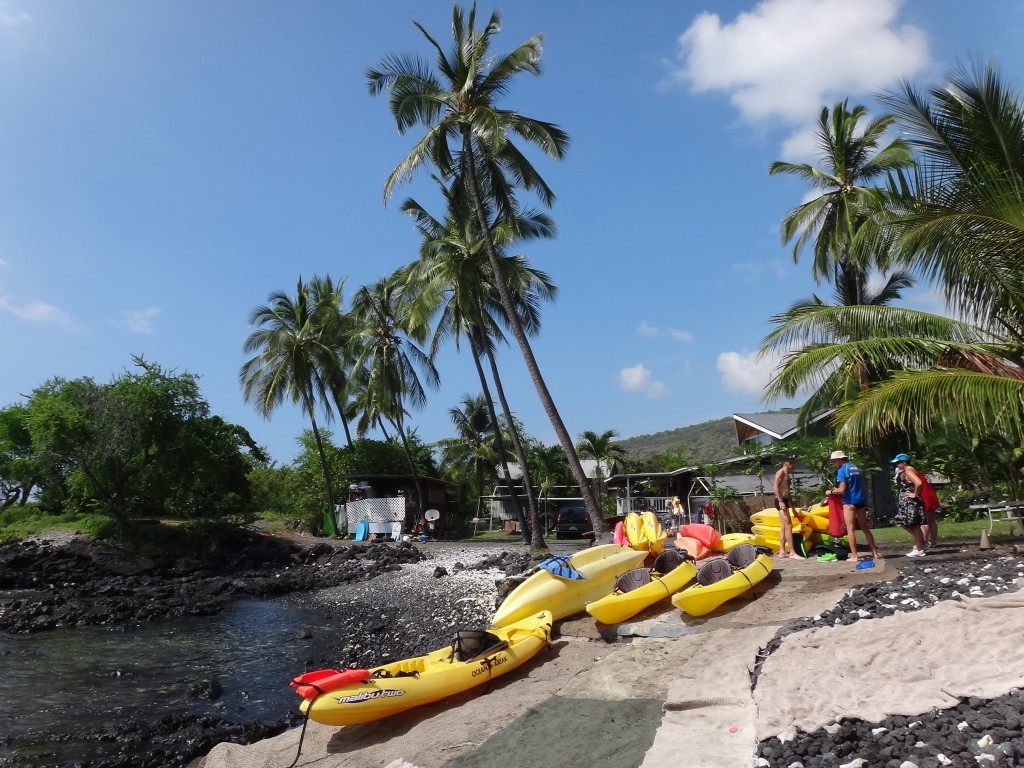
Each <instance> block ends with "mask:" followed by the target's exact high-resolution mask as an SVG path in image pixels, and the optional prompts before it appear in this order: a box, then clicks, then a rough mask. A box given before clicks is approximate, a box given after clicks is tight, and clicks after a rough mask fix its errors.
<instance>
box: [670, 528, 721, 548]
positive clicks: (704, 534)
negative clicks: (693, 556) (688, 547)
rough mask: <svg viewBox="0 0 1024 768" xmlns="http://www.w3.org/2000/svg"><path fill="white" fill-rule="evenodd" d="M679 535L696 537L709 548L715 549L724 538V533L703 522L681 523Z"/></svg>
mask: <svg viewBox="0 0 1024 768" xmlns="http://www.w3.org/2000/svg"><path fill="white" fill-rule="evenodd" d="M679 535H680V536H688V537H690V538H691V539H696V540H697V541H699V542H700V543H701V544H703V545H704V546H705V547H707V548H708V549H714V548H715V545H716V544H717V543H718V542H719V541H721V540H722V535H721V534H720V533H719V532H718V531H717V530H715V528H714V527H712V526H710V525H704V524H703V523H690V524H689V525H680V526H679Z"/></svg>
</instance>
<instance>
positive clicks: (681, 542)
mask: <svg viewBox="0 0 1024 768" xmlns="http://www.w3.org/2000/svg"><path fill="white" fill-rule="evenodd" d="M676 549H683V550H686V551H687V552H689V553H690V557H692V558H693V559H694V560H700V559H702V558H705V557H707V556H708V555H710V554H711V548H710V547H708V545H707V544H705V543H704V542H702V541H701V540H700V539H695V538H693V537H692V536H684V535H683V534H681V533H678V534H676Z"/></svg>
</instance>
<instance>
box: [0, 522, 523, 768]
mask: <svg viewBox="0 0 1024 768" xmlns="http://www.w3.org/2000/svg"><path fill="white" fill-rule="evenodd" d="M429 548H430V545H429V544H428V545H420V546H419V547H417V546H413V545H412V544H409V543H405V542H400V543H397V544H393V543H368V544H362V543H355V542H348V541H325V540H318V541H314V540H303V539H298V540H289V539H282V538H277V537H271V536H264V535H260V534H257V533H252V534H250V535H246V536H244V537H242V538H241V539H240V540H238V541H237V542H235V543H234V544H232V545H231V546H229V547H227V548H225V549H224V550H223V551H221V552H218V553H217V554H216V555H214V556H211V557H206V558H198V557H196V558H184V559H178V560H165V561H154V560H148V559H146V558H139V557H136V556H133V555H130V554H127V553H125V552H123V551H120V550H118V549H116V548H113V547H109V546H106V545H104V544H101V543H99V542H95V541H92V540H90V539H87V538H85V537H82V536H78V535H74V534H73V533H72V532H55V533H53V534H50V535H47V536H43V537H38V538H36V539H33V540H23V541H16V542H8V543H6V544H3V545H0V632H6V633H12V634H25V633H38V632H46V631H49V630H54V629H58V628H66V627H75V626H87V625H108V626H111V627H112V628H116V627H120V626H124V625H127V624H132V623H137V622H148V621H155V620H161V619H167V618H172V617H181V616H206V615H212V614H216V613H219V612H221V611H223V610H224V608H225V607H226V606H228V605H229V604H230V603H232V602H233V601H235V600H240V599H248V598H261V599H275V600H283V601H286V602H290V603H293V604H295V605H298V606H301V607H307V608H313V609H315V610H317V611H319V612H321V613H322V614H323V616H324V617H326V618H330V619H331V622H332V624H333V625H334V626H336V627H337V631H336V635H337V637H338V642H337V647H336V650H335V653H334V655H332V656H331V657H330V658H310V659H307V662H306V669H307V670H308V669H315V668H321V667H328V666H330V667H347V666H375V665H379V664H382V663H386V662H388V661H392V660H397V659H401V658H407V657H409V656H414V655H418V654H421V653H424V652H426V651H428V650H433V649H435V648H437V647H439V646H441V645H443V644H444V643H446V642H447V641H448V640H449V639H450V637H451V633H452V628H453V627H463V626H486V625H487V624H488V623H489V619H490V617H491V615H493V611H494V607H495V601H496V596H497V594H498V582H499V581H502V580H504V579H505V578H507V577H509V576H514V575H515V574H518V573H521V572H522V571H523V570H525V569H526V568H527V567H529V565H530V563H531V561H530V557H529V555H528V553H527V552H526V551H525V549H522V548H520V549H519V551H518V552H515V551H510V550H506V549H504V548H497V547H494V546H487V547H479V546H474V545H469V546H466V547H456V548H452V547H450V546H448V545H445V549H444V554H443V555H440V556H439V555H438V554H436V553H430V552H429ZM467 595H471V596H472V597H471V598H467ZM300 634H301V631H300ZM302 671H305V670H302V669H298V670H296V674H299V673H301V672H302ZM218 688H219V684H218V683H216V681H208V683H207V684H206V685H205V686H194V687H193V690H192V692H191V695H192V696H193V697H194V698H209V699H212V698H216V697H217V696H219V695H220V693H221V691H219V690H218ZM299 720H300V716H299V713H298V710H297V708H296V709H294V710H290V711H288V712H285V713H283V714H282V715H281V716H280V717H279V718H278V719H276V720H275V721H273V722H261V721H258V720H251V721H247V722H236V721H233V720H231V719H227V718H224V717H219V716H216V715H201V716H184V715H180V714H173V715H168V716H166V717H163V718H160V719H158V720H156V721H147V720H141V719H131V718H128V719H125V720H122V721H119V722H118V723H116V724H115V723H111V724H110V725H108V726H104V727H102V728H95V729H83V728H81V727H76V728H75V729H74V731H73V732H63V731H61V730H60V727H61V726H60V725H55V727H54V729H53V730H47V732H46V733H38V734H36V735H35V737H34V739H35V740H36V741H37V742H41V743H49V744H60V743H62V742H70V741H73V740H78V741H81V740H83V739H84V740H86V741H90V742H93V741H94V742H102V743H116V744H118V745H120V746H119V751H118V753H117V754H115V755H112V756H106V757H104V758H103V759H100V760H88V759H82V760H76V761H75V762H74V763H73V765H74V768H164V767H166V768H171V767H174V768H180V767H181V766H187V765H189V764H190V763H191V762H192V761H193V760H195V759H196V758H198V757H201V756H203V755H205V754H206V753H207V752H209V750H210V749H211V748H212V747H213V746H214V745H215V744H217V743H220V742H222V741H230V742H234V743H240V744H249V743H253V742H255V741H259V740H261V739H264V738H268V737H271V736H274V735H277V734H279V733H281V732H282V731H284V730H285V729H286V728H289V727H291V726H293V725H295V724H296V723H297V722H299ZM0 746H5V747H10V746H13V745H12V744H11V741H10V737H9V736H7V735H4V734H0ZM17 765H19V763H18V762H12V760H11V759H9V758H3V757H0V766H4V767H6V766H11V767H12V768H13V767H14V766H17ZM33 765H34V766H38V767H39V768H43V766H45V767H46V768H70V765H72V764H69V763H66V762H58V763H47V762H45V761H36V762H34V763H33Z"/></svg>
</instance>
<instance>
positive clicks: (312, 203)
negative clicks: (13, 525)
mask: <svg viewBox="0 0 1024 768" xmlns="http://www.w3.org/2000/svg"><path fill="white" fill-rule="evenodd" d="M493 7H494V6H492V5H481V7H480V8H481V15H482V16H486V15H487V14H489V12H490V11H491V9H492V8H493ZM497 7H498V8H499V9H500V10H501V12H502V16H503V21H504V23H503V29H502V32H501V33H500V34H499V35H498V36H497V38H496V40H495V48H496V49H497V50H499V51H508V50H510V49H512V48H513V47H514V46H516V45H518V44H519V43H520V42H522V41H523V40H525V39H527V38H529V37H531V36H533V35H535V34H538V33H540V34H543V35H544V44H545V54H544V59H543V62H542V66H543V69H544V73H543V75H542V76H541V77H539V78H533V77H530V76H529V75H522V76H520V78H519V80H518V82H517V83H516V86H515V88H514V89H513V91H512V92H511V93H510V94H509V97H508V99H507V101H506V102H505V105H506V106H508V107H513V108H516V109H519V110H520V111H522V112H523V113H525V114H528V115H530V116H532V117H536V118H540V119H544V120H548V121H552V122H555V123H558V124H559V125H561V126H562V127H563V128H564V129H565V130H566V131H568V132H569V134H570V136H571V137H572V147H571V149H570V151H569V154H568V156H567V157H566V158H565V159H564V160H563V161H561V162H555V161H552V160H549V159H547V158H545V157H542V156H539V155H537V154H536V153H534V154H533V155H531V158H532V159H533V160H534V161H535V163H536V165H537V166H538V167H539V169H540V170H541V172H542V174H543V175H544V176H545V178H546V179H547V181H548V183H549V184H550V185H551V187H552V188H553V189H554V191H555V193H556V194H557V196H558V200H557V203H556V204H555V206H554V209H553V211H552V215H553V216H554V218H555V220H556V222H557V224H558V228H559V236H558V238H557V239H555V240H553V241H551V242H546V243H540V244H531V245H530V246H529V250H528V254H529V256H530V258H531V261H532V264H533V265H534V266H535V267H537V268H539V269H543V270H545V271H546V272H547V273H548V274H549V275H550V276H551V278H552V279H553V281H554V282H555V283H556V284H557V285H558V286H559V288H560V293H559V296H558V299H557V300H556V301H555V302H554V303H552V304H549V305H547V306H546V307H545V308H544V315H543V318H544V326H543V331H542V334H541V336H540V337H538V338H537V339H536V340H535V342H534V344H535V350H536V353H537V356H538V359H539V362H540V365H541V367H542V370H543V372H544V373H545V375H546V377H547V381H548V385H549V387H550V389H551V391H552V394H553V395H554V398H555V401H556V403H557V404H558V406H559V409H560V410H561V412H562V416H563V418H564V420H565V422H566V425H567V427H568V429H569V431H570V433H572V434H573V435H576V434H578V433H579V432H581V431H583V430H585V429H593V430H596V431H603V430H606V429H614V430H616V431H617V432H618V433H619V434H620V435H621V436H622V437H630V436H634V435H639V434H645V433H651V432H657V431H660V430H664V429H672V428H675V427H680V426H685V425H688V424H694V423H698V422H701V421H705V420H708V419H713V418H720V417H722V416H727V415H729V414H731V413H736V412H749V411H756V410H764V409H766V406H765V405H764V404H763V403H762V402H761V400H760V390H761V388H762V387H763V386H764V383H765V382H766V381H767V379H768V376H769V375H770V370H771V364H770V361H769V363H767V364H766V363H760V364H759V363H757V362H756V361H755V360H754V357H753V353H754V352H755V351H756V349H757V348H758V344H759V341H760V339H761V338H762V337H763V336H764V334H765V333H766V332H767V331H768V329H769V326H768V325H767V319H768V318H769V317H770V316H771V315H772V314H774V313H777V312H780V311H783V310H785V309H786V308H787V307H788V306H789V305H790V304H791V303H792V302H793V301H794V300H797V299H800V298H804V297H806V296H808V295H809V294H810V293H811V292H813V291H815V290H818V291H819V293H821V294H822V295H827V294H828V289H827V288H824V287H822V288H817V289H816V288H815V286H814V284H813V283H812V281H811V280H810V278H809V265H808V263H807V261H806V260H802V261H801V262H800V263H799V264H794V263H793V260H792V258H791V255H790V249H789V248H788V247H787V246H784V245H783V244H782V243H781V242H780V239H779V233H778V229H779V221H780V219H781V217H782V216H783V215H784V214H785V212H786V211H787V210H788V209H790V208H791V207H792V206H793V205H795V204H798V203H799V202H801V201H802V200H803V198H804V195H805V194H806V190H805V189H804V188H803V187H802V186H801V183H800V182H799V181H798V180H796V179H789V178H782V177H775V178H770V177H769V176H768V173H767V170H768V166H769V165H770V163H771V162H772V161H774V160H778V159H790V160H796V161H806V160H809V159H811V157H810V156H809V155H808V151H809V148H810V146H811V145H810V144H809V141H808V130H809V129H810V128H811V127H812V126H813V122H814V120H815V119H816V117H817V113H818V112H819V111H820V108H821V106H822V105H823V104H831V103H833V102H834V101H836V100H839V99H843V98H847V97H849V98H850V100H851V102H852V103H865V104H868V105H871V104H872V101H871V96H872V95H873V94H875V93H877V92H879V91H880V90H883V89H885V88H888V87H892V86H893V85H894V84H895V83H896V81H897V80H899V79H901V78H904V79H909V80H912V81H914V82H918V83H921V84H922V85H926V84H931V83H934V82H937V81H938V80H939V79H941V77H942V76H943V74H944V73H945V72H947V71H948V70H949V69H950V67H951V66H953V65H954V64H956V63H957V62H964V61H966V60H968V59H969V58H970V57H972V56H973V57H976V58H980V59H982V60H988V59H994V60H996V61H997V62H998V63H999V64H1000V66H1001V69H1002V72H1003V75H1004V77H1005V78H1006V79H1007V80H1008V81H1009V82H1010V83H1012V84H1013V85H1015V86H1016V87H1018V88H1019V87H1021V86H1022V84H1024V53H1022V49H1021V46H1020V40H1021V39H1022V31H1024V30H1022V26H1024V6H1022V5H1021V4H1020V3H1019V2H1010V1H1009V0H1006V1H1005V2H1004V1H1002V0H987V1H986V2H981V3H970V4H969V3H965V2H962V0H903V2H900V1H899V0H858V1H857V2H849V1H848V0H765V1H764V2H761V3H753V2H715V3H711V2H706V3H699V2H661V1H657V0H652V1H651V2H636V3H623V2H621V0H593V1H591V0H576V1H575V2H558V3H551V2H541V1H540V0H537V1H534V0H516V1H515V2H506V3H499V4H498V5H497ZM413 20H416V21H419V22H420V23H421V24H423V25H424V26H425V27H426V28H427V29H428V30H430V31H431V32H432V33H433V34H434V35H435V36H436V37H437V38H438V39H440V40H445V39H447V37H448V35H449V26H450V21H451V4H450V3H448V2H434V1H433V0H431V1H430V2H427V1H426V0H391V2H388V3H386V4H379V3H351V2H328V1H326V0H325V1H322V2H312V1H309V2H298V3H285V2H281V1H280V0H278V1H277V2H263V1H261V0H244V1H243V0H219V2H215V3H211V2H206V0H179V1H177V2H163V3H138V2H129V1H128V0H108V1H107V2H102V3H100V2H95V3H83V2H37V3H29V2H20V1H19V0H13V1H12V0H0V102H2V109H0V148H2V150H0V407H2V406H5V405H9V404H11V403H15V402H20V401H21V399H22V397H23V396H24V395H26V394H28V393H29V392H31V390H32V389H33V388H35V387H37V386H39V385H40V384H42V383H43V382H45V381H46V380H47V379H49V378H50V377H53V376H63V377H67V378H76V377H81V376H92V377H94V378H96V379H97V380H99V381H109V380H110V379H111V378H112V377H113V376H115V375H118V374H119V373H120V372H122V371H123V370H124V369H125V368H127V367H129V366H130V365H131V356H132V355H133V354H134V355H143V356H144V357H146V358H147V359H148V360H150V361H154V362H157V363H160V364H161V365H163V366H164V367H166V368H172V369H176V370H177V371H179V372H184V371H188V372H191V373H195V374H198V375H199V376H200V377H201V380H200V381H201V386H202V390H203V393H204V395H205V396H206V398H207V399H208V400H209V402H210V404H211V406H212V409H213V411H214V412H215V413H217V414H219V415H221V416H223V417H224V418H226V419H227V420H229V421H231V422H234V423H237V424H241V425H243V426H245V427H246V428H247V429H249V431H250V432H251V433H252V435H253V436H254V438H255V439H256V440H257V442H259V443H260V444H262V445H264V446H266V447H268V448H269V449H270V452H271V455H272V456H273V457H274V458H275V459H276V460H278V461H279V462H288V461H290V460H291V459H292V458H293V457H294V455H295V452H296V445H295V437H296V436H297V435H298V434H299V433H300V432H301V430H302V429H303V428H305V427H306V426H307V423H306V421H305V420H304V417H303V416H302V414H301V413H300V412H299V411H298V409H296V408H292V407H291V406H283V407H282V408H281V409H280V410H279V411H277V412H275V413H274V415H273V416H272V418H271V419H270V420H269V421H265V420H263V419H262V418H261V417H260V416H259V415H258V414H257V413H256V412H255V411H254V410H253V409H252V407H251V406H249V405H247V404H246V403H245V402H244V401H243V399H242V395H241V392H240V389H239V386H238V383H237V375H238V369H239V367H240V365H241V364H242V362H243V361H244V356H243V353H242V343H243V341H244V339H245V337H246V336H247V335H248V333H249V332H250V330H251V329H250V328H249V327H248V326H247V319H248V315H249V312H250V311H251V309H252V308H253V307H254V306H256V305H259V304H262V303H264V302H265V301H266V299H267V296H268V294H270V293H271V292H272V291H278V290H285V291H293V290H294V287H295V283H296V281H297V279H298V278H299V276H300V275H301V276H302V277H303V278H305V279H308V278H310V277H312V276H313V275H314V274H321V275H323V274H329V275H331V276H332V277H334V278H342V277H346V278H347V283H346V285H347V292H348V294H349V295H351V294H352V293H353V292H354V291H355V290H356V289H357V288H358V287H360V286H362V285H365V284H369V283H372V282H373V281H375V280H377V279H378V278H380V277H383V276H385V275H387V274H389V273H390V272H392V271H393V270H394V269H395V268H397V267H399V266H401V265H403V264H405V263H408V262H409V261H412V260H413V259H414V258H415V256H416V248H417V238H416V234H415V232H414V231H413V229H412V227H411V225H410V223H409V222H408V221H407V220H406V218H405V217H404V216H403V214H401V213H400V212H399V210H398V204H399V203H400V202H401V200H402V199H404V198H405V197H407V196H414V197H416V198H417V199H418V200H420V201H421V202H422V203H424V204H425V205H426V206H427V207H428V208H433V209H434V210H437V205H438V204H437V200H436V197H435V196H434V194H433V190H432V189H431V188H430V185H429V184H428V183H426V176H424V182H416V183H413V184H412V185H410V186H408V187H406V188H403V189H401V190H399V192H398V193H397V194H396V196H395V199H394V200H393V201H392V202H391V203H390V205H389V206H388V207H385V206H384V204H383V199H382V192H381V190H382V185H383V182H384V179H385V178H386V177H387V175H388V173H389V172H390V171H391V170H392V169H393V168H394V166H395V165H396V164H397V163H398V162H399V161H400V160H401V159H402V158H403V157H404V156H405V154H406V153H407V152H408V150H409V149H410V147H411V146H412V143H413V141H414V140H415V139H416V138H418V136H419V133H415V134H413V135H407V136H399V135H398V133H397V131H396V129H395V127H394V124H393V122H392V120H391V118H390V116H389V114H388V110H387V104H386V100H385V98H384V97H377V98H371V97H370V96H369V95H368V92H367V89H366V85H365V80H364V72H365V70H366V68H367V67H368V66H372V65H374V64H376V63H377V62H378V61H379V60H380V59H381V58H382V57H383V56H384V55H386V54H388V53H392V52H408V53H420V54H422V55H429V51H428V49H427V47H426V43H425V41H424V39H423V38H422V36H421V35H420V33H419V32H418V31H417V30H416V29H415V27H414V26H413V25H412V21H413ZM907 303H909V304H911V305H914V306H918V307H924V308H936V307H937V306H938V304H937V302H936V300H935V296H934V295H933V294H932V292H931V291H930V290H929V289H928V287H927V286H924V285H922V286H919V287H917V288H915V289H914V290H913V291H911V292H910V293H909V294H908V295H907ZM500 364H501V366H502V369H503V371H504V374H505V384H506V387H507V390H508V394H509V399H510V402H511V405H512V408H513V410H514V411H515V412H516V414H517V416H518V417H519V418H521V419H522V420H523V422H524V423H525V424H526V427H527V430H528V431H529V432H530V433H531V434H533V435H534V436H536V437H538V438H539V439H541V440H543V441H544V442H547V443H553V442H555V438H554V434H553V432H552V430H551V427H550V424H549V422H548V421H547V418H546V416H545V415H544V412H543V411H542V410H541V408H540V406H539V404H538V402H537V398H536V395H535V393H534V390H533V388H532V385H531V383H530V381H529V378H528V377H527V375H526V372H525V369H524V367H523V365H522V363H521V359H520V357H519V353H518V350H517V349H514V348H511V347H510V348H506V349H505V350H503V351H502V352H501V357H500ZM438 367H439V369H440V371H441V375H442V379H443V383H442V387H441V389H440V390H439V391H437V392H435V393H432V394H431V396H430V401H429V403H428V405H427V407H426V408H425V409H424V410H422V411H420V412H416V413H414V414H413V419H412V424H413V425H415V427H416V428H417V429H418V431H419V434H420V436H421V437H422V438H423V439H424V440H426V441H428V442H430V441H434V440H436V439H439V438H441V437H446V436H448V435H449V434H450V433H451V427H450V420H449V416H448V409H449V408H451V407H452V406H454V405H457V404H458V402H459V401H460V399H461V398H462V396H463V395H464V394H467V393H476V392H478V391H479V385H478V383H477V381H476V377H475V372H474V369H473V366H472V362H471V360H470V359H469V357H468V356H467V355H466V354H463V355H457V354H455V353H454V352H452V351H447V352H444V353H442V354H441V355H440V357H439V359H438ZM336 430H337V433H338V437H339V439H340V426H336Z"/></svg>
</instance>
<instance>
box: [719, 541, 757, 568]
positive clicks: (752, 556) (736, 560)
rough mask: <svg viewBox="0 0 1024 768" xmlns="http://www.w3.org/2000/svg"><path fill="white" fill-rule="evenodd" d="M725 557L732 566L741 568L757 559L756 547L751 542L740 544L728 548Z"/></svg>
mask: <svg viewBox="0 0 1024 768" xmlns="http://www.w3.org/2000/svg"><path fill="white" fill-rule="evenodd" d="M725 559H726V560H728V561H729V565H731V566H732V567H733V568H736V569H738V570H742V569H743V568H746V567H747V566H748V565H750V564H751V563H753V562H754V561H755V560H757V548H756V547H755V546H754V545H753V544H740V545H739V546H738V547H733V548H732V549H730V550H729V553H728V554H727V555H726V556H725Z"/></svg>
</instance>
